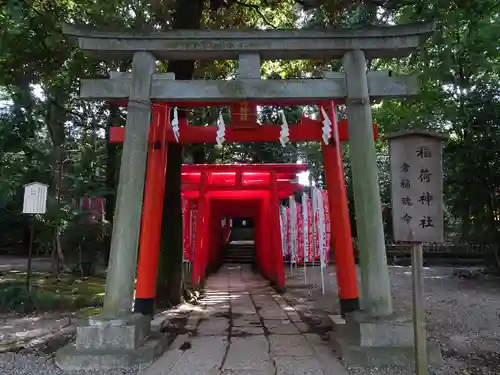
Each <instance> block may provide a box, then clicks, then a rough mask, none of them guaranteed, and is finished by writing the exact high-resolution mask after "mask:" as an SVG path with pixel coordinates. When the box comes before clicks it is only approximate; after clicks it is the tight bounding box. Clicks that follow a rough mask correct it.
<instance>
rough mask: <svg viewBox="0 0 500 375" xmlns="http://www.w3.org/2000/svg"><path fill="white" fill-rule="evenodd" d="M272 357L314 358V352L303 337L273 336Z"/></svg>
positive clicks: (271, 341) (270, 337)
mask: <svg viewBox="0 0 500 375" xmlns="http://www.w3.org/2000/svg"><path fill="white" fill-rule="evenodd" d="M269 341H270V343H271V355H272V357H273V358H274V357H277V356H294V357H312V356H314V352H313V349H312V347H311V346H310V345H309V343H308V341H307V340H306V339H305V337H304V336H302V335H297V336H294V335H271V336H269Z"/></svg>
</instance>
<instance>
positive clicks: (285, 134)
mask: <svg viewBox="0 0 500 375" xmlns="http://www.w3.org/2000/svg"><path fill="white" fill-rule="evenodd" d="M280 115H281V122H282V123H281V131H280V142H281V146H282V147H285V146H286V144H287V143H288V141H289V140H290V138H289V136H290V130H289V129H288V122H286V117H285V112H284V111H283V110H281V111H280Z"/></svg>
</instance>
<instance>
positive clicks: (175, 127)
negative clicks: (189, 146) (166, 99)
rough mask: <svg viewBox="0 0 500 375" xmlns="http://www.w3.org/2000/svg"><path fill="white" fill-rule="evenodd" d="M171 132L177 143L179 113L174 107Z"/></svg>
mask: <svg viewBox="0 0 500 375" xmlns="http://www.w3.org/2000/svg"><path fill="white" fill-rule="evenodd" d="M172 131H173V132H174V137H175V140H176V141H177V143H179V113H178V112H177V107H174V116H173V118H172Z"/></svg>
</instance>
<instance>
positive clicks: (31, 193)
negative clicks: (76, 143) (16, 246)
mask: <svg viewBox="0 0 500 375" xmlns="http://www.w3.org/2000/svg"><path fill="white" fill-rule="evenodd" d="M47 190H48V185H45V184H42V183H41V182H32V183H30V184H27V185H24V200H23V214H30V215H31V229H30V244H29V252H28V269H27V272H26V288H27V289H28V290H31V263H32V259H33V241H34V240H35V221H36V220H35V215H36V214H44V213H45V212H46V211H47Z"/></svg>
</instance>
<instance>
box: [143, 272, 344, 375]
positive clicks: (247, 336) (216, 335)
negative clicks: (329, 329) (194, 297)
mask: <svg viewBox="0 0 500 375" xmlns="http://www.w3.org/2000/svg"><path fill="white" fill-rule="evenodd" d="M187 328H188V329H191V330H192V332H191V333H190V334H185V335H180V336H178V337H177V338H176V340H175V341H174V342H173V344H172V346H171V347H170V349H169V350H168V351H167V352H166V353H165V354H164V355H163V356H162V357H160V358H159V359H158V360H157V361H156V362H155V363H153V364H152V366H151V367H149V368H148V369H147V370H146V371H144V372H143V373H142V374H141V375H180V374H186V375H188V374H189V375H233V374H234V375H236V374H238V375H275V374H276V375H292V374H293V375H346V374H347V372H346V371H345V370H344V368H343V367H342V365H341V364H340V362H339V361H338V359H337V358H335V356H334V354H333V353H332V351H331V349H329V348H328V345H327V343H326V342H324V341H322V340H321V339H320V337H319V336H318V335H317V334H315V333H308V326H307V325H306V324H305V323H303V322H301V320H300V317H299V315H298V314H297V312H296V311H295V310H294V309H293V308H292V307H291V306H289V305H288V304H287V303H286V301H285V300H284V299H283V298H282V297H281V296H280V295H278V294H276V293H275V292H274V290H273V289H272V288H271V287H269V285H268V282H267V281H265V280H263V279H262V277H260V276H259V275H258V274H255V273H253V272H252V271H251V270H250V268H249V267H248V266H243V265H241V266H240V265H225V266H223V267H222V268H221V270H220V271H219V272H218V273H217V274H216V275H214V276H212V277H210V278H209V279H208V280H207V283H206V296H205V298H204V299H203V301H202V306H201V308H200V309H198V310H195V311H194V312H193V313H192V314H191V316H190V318H189V320H188V327H187Z"/></svg>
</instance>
